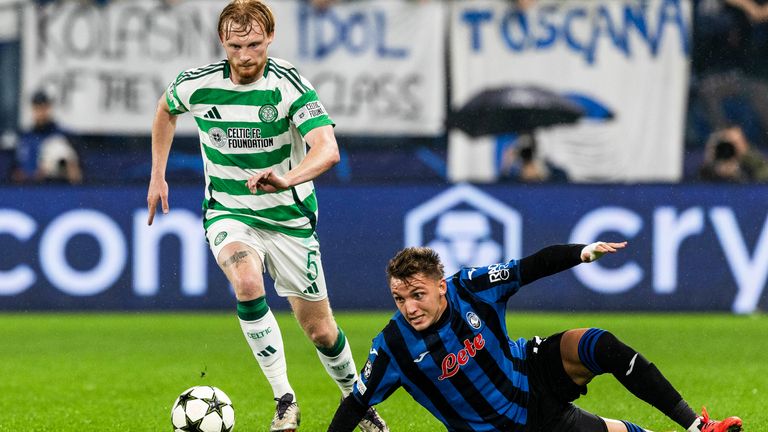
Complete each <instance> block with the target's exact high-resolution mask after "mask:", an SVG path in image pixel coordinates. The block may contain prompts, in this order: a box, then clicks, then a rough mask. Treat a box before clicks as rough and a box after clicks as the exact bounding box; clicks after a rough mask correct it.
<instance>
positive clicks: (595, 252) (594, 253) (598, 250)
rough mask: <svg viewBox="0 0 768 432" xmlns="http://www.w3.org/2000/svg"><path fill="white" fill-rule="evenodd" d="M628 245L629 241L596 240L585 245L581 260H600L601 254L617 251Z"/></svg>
mask: <svg viewBox="0 0 768 432" xmlns="http://www.w3.org/2000/svg"><path fill="white" fill-rule="evenodd" d="M626 246H627V242H625V241H624V242H621V243H607V242H601V241H599V242H595V243H592V244H588V245H586V246H584V248H583V249H582V250H581V262H592V261H596V260H598V259H599V258H600V257H601V256H603V255H605V254H607V253H615V252H616V251H617V250H619V249H624V247H626Z"/></svg>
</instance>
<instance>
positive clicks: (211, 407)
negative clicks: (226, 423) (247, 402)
mask: <svg viewBox="0 0 768 432" xmlns="http://www.w3.org/2000/svg"><path fill="white" fill-rule="evenodd" d="M200 400H201V401H203V402H205V403H207V404H208V410H207V411H206V412H205V415H208V414H210V413H212V412H215V413H217V414H219V417H220V418H223V417H224V414H222V413H221V409H222V408H223V407H225V406H227V403H226V402H224V401H221V400H219V398H218V397H217V396H216V392H213V396H211V397H210V398H202V399H200Z"/></svg>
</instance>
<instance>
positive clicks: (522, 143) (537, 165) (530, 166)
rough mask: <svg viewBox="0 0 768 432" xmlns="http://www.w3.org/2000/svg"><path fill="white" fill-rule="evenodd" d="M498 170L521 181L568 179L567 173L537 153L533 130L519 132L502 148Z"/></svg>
mask: <svg viewBox="0 0 768 432" xmlns="http://www.w3.org/2000/svg"><path fill="white" fill-rule="evenodd" d="M499 171H500V173H501V176H502V177H506V178H508V179H511V180H516V181H519V182H522V183H543V182H557V183H564V182H567V181H568V173H566V172H565V171H564V170H563V169H562V168H560V167H558V166H555V165H554V164H553V163H552V162H550V161H548V160H546V159H544V158H542V157H541V156H539V155H538V153H537V152H536V137H535V135H534V133H533V132H529V133H523V134H521V135H520V136H518V137H517V139H516V141H515V143H514V144H513V145H509V146H507V147H506V149H504V150H503V153H502V155H501V166H500V167H499Z"/></svg>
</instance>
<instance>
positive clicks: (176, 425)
mask: <svg viewBox="0 0 768 432" xmlns="http://www.w3.org/2000/svg"><path fill="white" fill-rule="evenodd" d="M171 423H172V424H173V430H174V432H230V431H231V430H232V429H233V428H234V427H235V409H234V408H233V407H232V401H231V400H230V399H229V396H227V395H226V393H224V392H223V391H221V390H219V389H218V388H216V387H211V386H195V387H190V388H188V389H186V390H184V392H182V393H181V395H179V397H178V398H176V402H174V403H173V408H171Z"/></svg>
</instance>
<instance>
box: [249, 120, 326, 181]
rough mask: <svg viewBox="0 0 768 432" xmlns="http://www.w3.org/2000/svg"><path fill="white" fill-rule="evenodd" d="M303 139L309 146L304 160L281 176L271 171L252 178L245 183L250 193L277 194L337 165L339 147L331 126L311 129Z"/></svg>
mask: <svg viewBox="0 0 768 432" xmlns="http://www.w3.org/2000/svg"><path fill="white" fill-rule="evenodd" d="M304 139H305V140H306V141H307V144H309V146H310V150H309V152H308V153H307V156H306V157H305V158H304V160H303V161H301V163H299V164H298V165H297V166H296V167H295V168H293V169H292V170H290V171H288V172H287V173H286V174H285V175H282V176H281V175H278V174H277V173H275V172H273V171H272V170H265V171H262V172H260V173H258V174H256V175H254V176H252V177H251V178H249V179H248V182H247V183H246V185H247V186H248V189H250V190H251V193H256V191H259V190H263V191H264V192H277V191H280V190H284V189H288V188H290V187H292V186H296V185H297V184H301V183H304V182H307V181H310V180H313V179H315V178H316V177H318V176H320V174H322V173H324V172H326V171H328V170H329V169H331V167H333V166H334V165H336V164H337V163H339V158H340V157H339V145H338V144H337V143H336V136H335V135H334V134H333V126H330V125H326V126H320V127H318V128H315V129H312V130H311V131H309V132H308V133H307V135H306V136H305V137H304Z"/></svg>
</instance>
